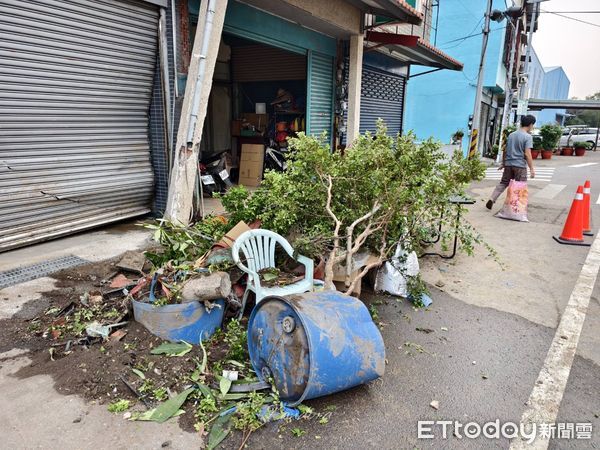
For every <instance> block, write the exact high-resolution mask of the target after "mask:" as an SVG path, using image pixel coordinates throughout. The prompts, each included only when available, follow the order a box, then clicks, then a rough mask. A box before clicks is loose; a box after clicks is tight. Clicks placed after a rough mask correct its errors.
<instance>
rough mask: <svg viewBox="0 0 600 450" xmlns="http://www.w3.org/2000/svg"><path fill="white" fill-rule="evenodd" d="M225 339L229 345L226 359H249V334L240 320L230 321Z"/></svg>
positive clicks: (241, 360) (240, 360)
mask: <svg viewBox="0 0 600 450" xmlns="http://www.w3.org/2000/svg"><path fill="white" fill-rule="evenodd" d="M223 340H224V341H225V342H226V343H227V345H228V346H229V350H228V352H227V355H226V357H225V359H230V360H234V361H238V362H243V361H246V360H247V359H248V335H247V332H246V329H245V328H244V327H243V326H242V325H241V324H240V322H239V321H238V320H235V319H233V320H231V321H229V324H227V330H226V331H225V334H224V336H223Z"/></svg>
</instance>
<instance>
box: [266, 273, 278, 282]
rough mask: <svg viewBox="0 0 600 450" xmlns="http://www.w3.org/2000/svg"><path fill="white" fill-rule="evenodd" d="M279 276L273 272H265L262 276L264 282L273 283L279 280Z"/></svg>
mask: <svg viewBox="0 0 600 450" xmlns="http://www.w3.org/2000/svg"><path fill="white" fill-rule="evenodd" d="M277 276H278V275H277V274H276V273H272V272H265V273H263V274H262V277H263V280H265V281H273V280H276V279H277Z"/></svg>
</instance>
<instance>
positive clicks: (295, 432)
mask: <svg viewBox="0 0 600 450" xmlns="http://www.w3.org/2000/svg"><path fill="white" fill-rule="evenodd" d="M290 431H291V432H292V435H293V436H294V437H301V436H304V435H305V434H306V431H305V430H303V429H302V428H292V429H291V430H290Z"/></svg>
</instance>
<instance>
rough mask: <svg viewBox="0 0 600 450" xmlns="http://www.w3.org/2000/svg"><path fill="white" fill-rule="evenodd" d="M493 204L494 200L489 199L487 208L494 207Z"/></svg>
mask: <svg viewBox="0 0 600 450" xmlns="http://www.w3.org/2000/svg"><path fill="white" fill-rule="evenodd" d="M492 206H494V202H493V201H491V200H488V201H487V203H486V204H485V207H486V208H487V209H492Z"/></svg>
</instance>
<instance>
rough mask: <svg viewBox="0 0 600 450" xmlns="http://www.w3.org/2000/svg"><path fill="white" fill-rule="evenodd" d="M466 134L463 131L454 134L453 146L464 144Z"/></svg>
mask: <svg viewBox="0 0 600 450" xmlns="http://www.w3.org/2000/svg"><path fill="white" fill-rule="evenodd" d="M464 135H465V132H464V131H463V130H460V129H459V130H456V131H455V132H454V134H453V135H452V136H451V138H452V144H454V145H456V144H461V143H462V138H463V137H464Z"/></svg>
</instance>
